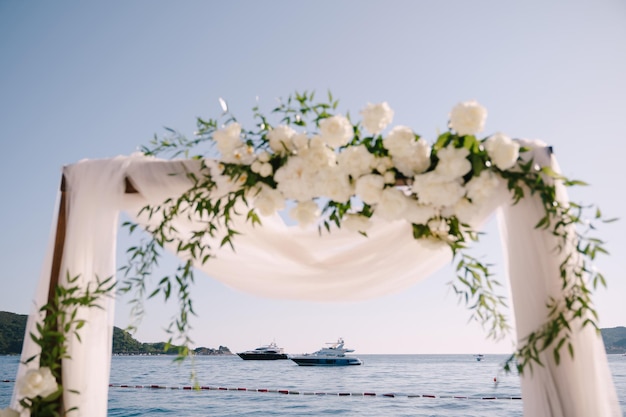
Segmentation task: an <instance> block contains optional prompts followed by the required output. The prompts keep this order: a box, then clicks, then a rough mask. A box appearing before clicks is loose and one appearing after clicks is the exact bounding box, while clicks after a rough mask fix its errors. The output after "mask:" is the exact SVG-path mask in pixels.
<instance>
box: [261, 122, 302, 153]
mask: <svg viewBox="0 0 626 417" xmlns="http://www.w3.org/2000/svg"><path fill="white" fill-rule="evenodd" d="M295 135H296V131H295V130H293V129H292V128H291V127H289V126H285V125H280V126H277V127H275V128H274V129H272V130H271V131H269V132H268V134H267V139H268V140H269V144H270V148H271V149H272V150H273V151H274V152H276V153H278V154H286V153H289V152H290V151H291V150H292V149H293V141H292V138H293V137H294V136H295Z"/></svg>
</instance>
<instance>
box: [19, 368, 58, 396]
mask: <svg viewBox="0 0 626 417" xmlns="http://www.w3.org/2000/svg"><path fill="white" fill-rule="evenodd" d="M17 386H18V392H19V394H20V396H21V397H28V398H35V397H37V396H40V397H43V398H45V397H47V396H48V395H50V394H52V393H54V392H56V390H57V389H58V388H59V386H58V384H57V381H56V379H55V378H54V375H52V372H51V371H50V368H48V367H45V366H44V367H42V368H39V369H30V370H28V371H26V373H25V374H24V376H22V378H20V379H19V380H18V381H17Z"/></svg>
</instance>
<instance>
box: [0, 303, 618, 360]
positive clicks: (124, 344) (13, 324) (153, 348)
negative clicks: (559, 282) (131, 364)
mask: <svg viewBox="0 0 626 417" xmlns="http://www.w3.org/2000/svg"><path fill="white" fill-rule="evenodd" d="M26 319H27V316H26V315H24V314H15V313H9V312H6V311H0V355H19V354H20V353H21V352H22V342H23V340H24V329H25V328H26ZM600 330H601V332H602V339H603V340H604V346H605V349H606V353H626V327H623V326H620V327H613V328H607V329H600ZM194 352H195V353H196V354H197V355H232V354H233V353H232V352H231V351H230V349H228V348H227V347H226V346H220V347H219V348H217V349H213V348H206V347H199V348H196V349H194ZM113 353H114V354H118V355H159V354H176V353H177V349H176V347H175V346H172V347H171V348H170V349H169V350H167V351H165V342H159V343H142V342H139V341H138V340H136V339H134V338H133V336H132V335H131V334H130V333H128V332H127V331H125V330H122V329H120V328H119V327H114V328H113Z"/></svg>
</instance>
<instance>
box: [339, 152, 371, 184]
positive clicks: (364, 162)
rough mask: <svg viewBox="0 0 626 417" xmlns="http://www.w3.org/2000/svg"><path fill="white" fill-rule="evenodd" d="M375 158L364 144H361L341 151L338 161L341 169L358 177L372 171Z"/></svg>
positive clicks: (353, 176)
mask: <svg viewBox="0 0 626 417" xmlns="http://www.w3.org/2000/svg"><path fill="white" fill-rule="evenodd" d="M375 159H376V158H375V157H374V155H372V154H371V153H370V152H369V151H368V150H367V148H366V147H365V146H364V145H359V146H351V147H349V148H346V149H345V150H344V151H343V152H341V153H340V154H339V156H338V157H337V163H338V165H339V169H340V170H341V171H343V172H344V173H346V174H347V175H350V176H351V177H352V178H358V177H360V176H361V175H365V174H368V173H370V172H371V170H372V165H373V164H374V161H375Z"/></svg>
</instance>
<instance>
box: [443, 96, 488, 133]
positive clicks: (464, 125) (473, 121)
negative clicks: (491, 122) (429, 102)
mask: <svg viewBox="0 0 626 417" xmlns="http://www.w3.org/2000/svg"><path fill="white" fill-rule="evenodd" d="M486 119H487V109H485V108H484V107H483V106H481V105H480V104H478V102H476V101H473V100H472V101H466V102H463V103H459V104H457V105H456V106H454V107H453V108H452V111H451V112H450V128H451V129H452V130H454V131H455V132H456V133H457V134H458V135H459V136H465V135H475V134H476V133H478V132H482V131H483V129H484V128H485V120H486Z"/></svg>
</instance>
